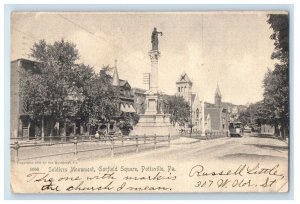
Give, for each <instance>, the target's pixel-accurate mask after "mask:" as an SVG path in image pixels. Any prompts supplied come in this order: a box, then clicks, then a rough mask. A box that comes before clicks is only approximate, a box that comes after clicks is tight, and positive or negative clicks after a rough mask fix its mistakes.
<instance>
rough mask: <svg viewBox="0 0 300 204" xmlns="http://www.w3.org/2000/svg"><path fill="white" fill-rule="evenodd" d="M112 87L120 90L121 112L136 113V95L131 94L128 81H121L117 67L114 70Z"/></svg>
mask: <svg viewBox="0 0 300 204" xmlns="http://www.w3.org/2000/svg"><path fill="white" fill-rule="evenodd" d="M112 85H113V86H115V87H117V88H119V91H120V100H121V104H120V111H121V112H123V113H135V112H136V110H135V108H134V95H133V94H132V92H131V86H130V84H129V82H128V81H127V80H123V79H119V74H118V69H117V66H115V67H114V69H113V74H112Z"/></svg>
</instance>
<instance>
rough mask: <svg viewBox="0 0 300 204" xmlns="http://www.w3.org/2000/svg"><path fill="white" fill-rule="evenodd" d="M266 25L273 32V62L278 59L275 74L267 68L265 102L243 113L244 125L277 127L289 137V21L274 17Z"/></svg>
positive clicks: (283, 134) (279, 133) (282, 17)
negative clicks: (268, 25)
mask: <svg viewBox="0 0 300 204" xmlns="http://www.w3.org/2000/svg"><path fill="white" fill-rule="evenodd" d="M267 22H268V23H269V24H270V28H272V29H273V34H272V35H271V36H270V38H271V39H272V40H274V51H273V53H272V55H271V59H273V60H276V63H275V67H274V69H273V71H271V70H270V69H268V71H267V73H266V74H265V77H264V80H263V87H264V94H263V100H262V101H259V102H257V103H255V104H251V105H250V106H249V107H248V108H247V110H246V111H244V112H242V113H241V114H240V118H239V119H240V120H241V122H242V123H243V124H244V125H248V126H252V127H253V126H258V127H259V126H261V125H263V124H267V125H271V126H273V127H275V133H276V134H277V135H282V137H286V136H288V135H289V19H288V15H285V14H271V15H269V16H268V20H267Z"/></svg>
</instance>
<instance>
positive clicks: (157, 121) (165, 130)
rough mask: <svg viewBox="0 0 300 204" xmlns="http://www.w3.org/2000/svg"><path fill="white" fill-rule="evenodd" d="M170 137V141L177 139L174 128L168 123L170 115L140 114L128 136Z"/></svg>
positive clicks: (177, 135) (177, 134)
mask: <svg viewBox="0 0 300 204" xmlns="http://www.w3.org/2000/svg"><path fill="white" fill-rule="evenodd" d="M154 134H156V135H159V136H167V135H170V137H171V139H177V138H179V133H178V132H177V130H176V128H175V127H174V126H173V125H172V124H171V123H170V114H153V115H152V114H142V115H140V119H139V122H138V123H137V124H136V126H135V127H134V128H133V130H132V131H131V132H130V135H132V136H134V135H138V136H144V135H146V136H147V135H149V136H150V135H151V136H153V135H154Z"/></svg>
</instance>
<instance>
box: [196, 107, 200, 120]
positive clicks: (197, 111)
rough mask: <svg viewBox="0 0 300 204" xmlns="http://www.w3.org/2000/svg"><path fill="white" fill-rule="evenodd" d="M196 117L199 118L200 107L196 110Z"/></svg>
mask: <svg viewBox="0 0 300 204" xmlns="http://www.w3.org/2000/svg"><path fill="white" fill-rule="evenodd" d="M196 118H199V109H198V108H197V110H196Z"/></svg>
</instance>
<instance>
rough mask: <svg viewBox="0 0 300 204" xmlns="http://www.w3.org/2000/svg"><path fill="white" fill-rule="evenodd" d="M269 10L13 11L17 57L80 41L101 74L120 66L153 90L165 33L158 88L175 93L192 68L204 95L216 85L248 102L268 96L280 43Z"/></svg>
mask: <svg viewBox="0 0 300 204" xmlns="http://www.w3.org/2000/svg"><path fill="white" fill-rule="evenodd" d="M266 20H267V12H202V13H200V12H193V13H187V12H182V13H179V12H177V13H175V12H174V13H150V12H148V13H147V12H145V13H124V12H123V13H108V12H106V13H92V12H89V13H86V12H73V13H70V12H69V13H62V12H60V13H58V12H55V13H41V12H40V13H37V12H35V13H34V12H32V13H28V12H27V13H25V12H23V13H21V12H20V13H13V14H12V16H11V60H14V59H17V58H26V59H30V58H29V57H28V54H29V53H30V48H31V47H32V45H33V43H34V42H37V41H39V40H41V39H45V40H46V42H48V43H53V42H54V41H58V40H61V39H62V38H64V39H65V40H68V41H72V42H73V43H75V44H76V45H77V48H78V50H79V54H80V60H79V61H78V62H83V63H85V64H89V65H91V66H93V67H94V69H95V71H96V72H98V71H99V70H100V69H101V68H102V67H103V65H111V66H113V65H115V60H117V67H118V73H119V77H120V78H121V79H125V80H127V81H128V82H129V83H130V85H131V87H139V88H145V89H146V88H147V85H145V84H143V74H144V73H147V72H150V69H151V65H150V58H149V56H148V52H149V50H150V49H151V33H152V30H153V27H156V28H157V30H158V31H161V32H163V36H162V37H160V36H159V50H160V52H161V57H160V58H159V61H158V85H159V89H160V90H161V91H163V92H165V93H167V94H174V93H175V92H176V81H177V80H178V78H179V77H180V75H181V74H182V73H183V72H185V73H187V75H188V76H189V78H190V79H191V80H192V81H193V92H194V93H197V94H198V96H199V98H200V100H205V101H207V102H213V100H214V93H215V90H216V87H217V84H218V85H219V87H220V90H221V93H222V101H226V102H232V103H234V104H239V105H246V104H248V103H254V102H257V101H259V100H261V99H262V98H263V96H262V95H263V86H262V81H263V78H264V75H265V73H266V72H267V70H268V68H269V69H271V70H273V69H274V63H275V62H274V61H273V60H271V59H270V56H271V54H272V51H273V49H274V45H273V43H274V42H273V41H272V40H271V39H270V35H271V34H272V32H273V30H272V29H270V26H269V25H268V24H267V22H266Z"/></svg>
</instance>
